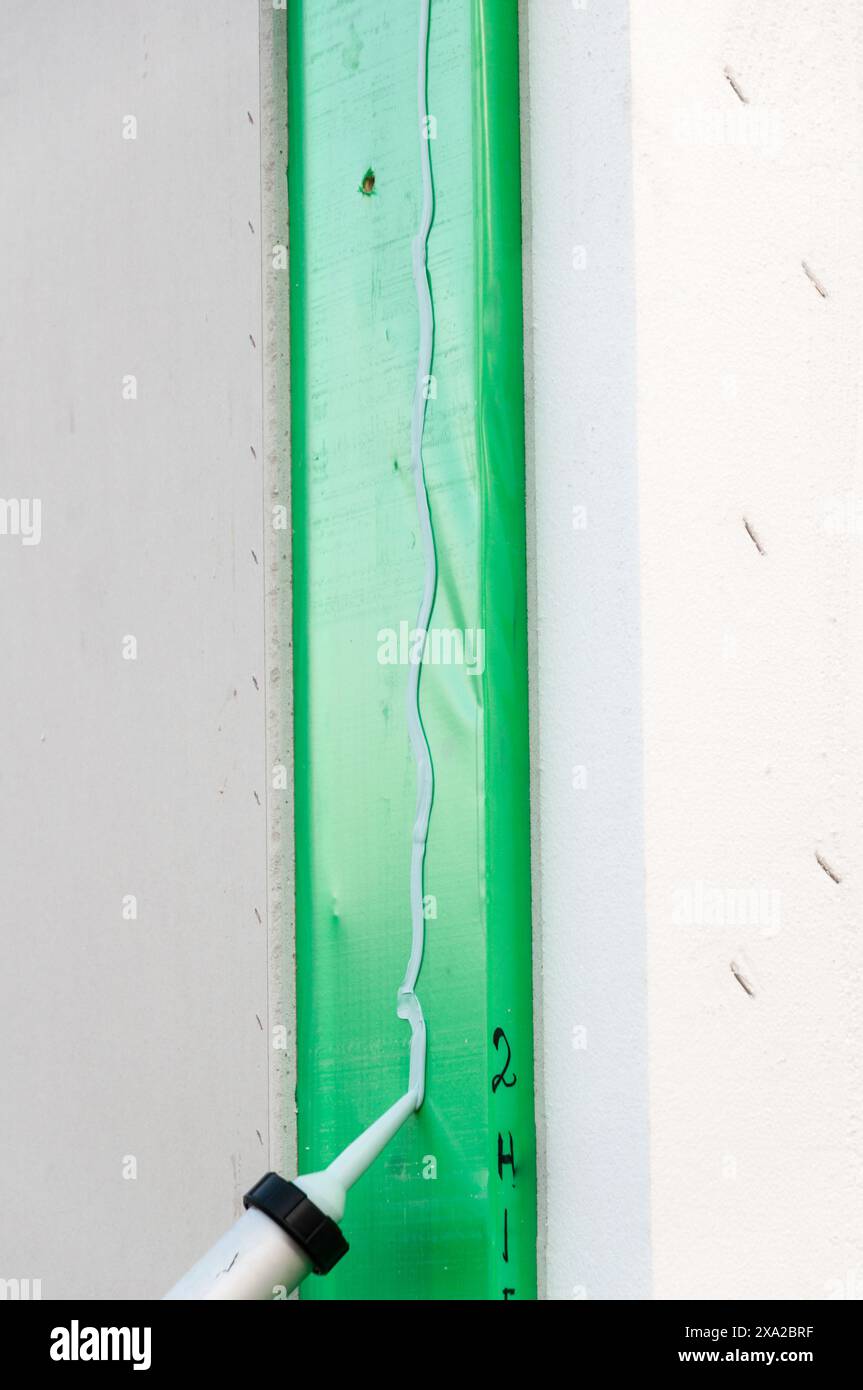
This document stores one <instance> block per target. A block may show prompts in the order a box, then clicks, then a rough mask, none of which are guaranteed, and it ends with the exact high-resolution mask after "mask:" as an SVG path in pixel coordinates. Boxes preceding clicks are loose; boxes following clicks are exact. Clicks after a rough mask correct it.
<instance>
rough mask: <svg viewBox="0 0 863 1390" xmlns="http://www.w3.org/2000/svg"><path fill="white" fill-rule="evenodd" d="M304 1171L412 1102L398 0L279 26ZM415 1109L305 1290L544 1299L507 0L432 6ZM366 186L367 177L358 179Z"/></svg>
mask: <svg viewBox="0 0 863 1390" xmlns="http://www.w3.org/2000/svg"><path fill="white" fill-rule="evenodd" d="M288 24H289V28H288V88H289V204H290V233H291V400H292V441H293V442H292V450H293V459H292V489H293V502H292V506H293V526H294V549H293V580H294V643H295V651H294V663H295V756H296V781H295V803H296V804H295V817H296V859H297V864H296V874H297V998H298V1003H297V1026H298V1086H297V1102H298V1109H299V1115H298V1123H299V1166H300V1171H303V1172H308V1171H310V1170H313V1169H316V1168H319V1167H322V1166H324V1165H325V1164H327V1163H328V1162H329V1161H330V1160H331V1159H332V1158H334V1157H335V1155H336V1154H337V1153H338V1152H339V1151H340V1149H341V1148H343V1147H344V1145H345V1144H346V1143H348V1142H349V1140H351V1139H353V1138H354V1136H355V1135H356V1134H357V1133H359V1131H360V1130H362V1129H364V1128H365V1127H366V1126H367V1125H368V1124H369V1123H371V1121H373V1120H374V1119H376V1118H377V1116H378V1115H379V1114H380V1113H381V1112H382V1111H383V1110H385V1109H386V1108H387V1107H388V1106H390V1105H391V1104H392V1103H393V1102H394V1101H396V1100H397V1099H398V1098H399V1097H400V1096H401V1095H403V1094H404V1092H405V1091H406V1090H407V1084H408V1050H409V1036H410V1030H409V1027H408V1025H407V1023H405V1022H403V1021H401V1020H400V1019H398V1018H397V1017H396V1011H395V1005H396V991H397V988H398V986H399V984H400V982H401V979H402V976H403V973H404V969H405V964H406V961H407V958H408V952H409V950H410V940H411V926H410V902H409V867H410V850H411V832H412V826H413V819H414V811H415V797H416V772H415V767H414V762H413V758H412V756H411V753H410V749H409V745H408V735H407V719H406V687H407V674H408V665H407V648H408V642H409V637H408V634H409V633H410V631H411V630H412V629H413V625H414V622H415V619H416V613H417V607H418V603H419V597H420V593H421V590H422V578H423V561H422V555H421V545H420V536H419V530H418V521H417V509H416V501H415V497H414V487H413V481H412V475H411V468H410V416H411V404H412V398H413V390H414V379H415V374H416V370H417V350H418V332H419V330H418V318H417V304H416V294H415V290H414V286H413V283H412V278H411V242H412V239H413V237H414V236H415V234H416V230H417V226H418V222H419V211H420V199H421V186H420V169H419V131H418V120H417V114H416V113H417V104H416V102H417V98H416V88H417V46H418V33H419V4H418V3H415V0H291V4H290V5H289V20H288ZM428 98H429V111H430V113H431V114H432V115H433V117H434V118H435V120H436V122H437V127H436V131H434V135H435V138H434V139H433V140H432V143H431V155H432V168H433V177H434V185H435V205H436V206H435V219H434V224H433V226H432V231H431V236H430V239H429V251H428V264H429V277H430V281H431V288H432V297H433V301H434V311H435V346H434V360H433V364H432V372H433V381H432V384H431V386H430V399H429V402H428V411H427V416H426V427H425V441H424V456H425V470H426V479H427V484H428V493H429V500H430V505H431V513H432V521H433V524H434V531H435V543H436V549H437V556H438V569H439V576H438V586H437V593H436V598H435V606H434V611H433V615H432V620H431V625H430V629H429V638H428V648H429V650H428V657H427V664H426V665H425V666H424V668H423V672H422V678H421V681H420V699H421V708H422V717H423V722H424V725H425V729H426V733H427V735H428V740H429V744H430V747H431V755H432V760H433V763H434V770H435V796H434V805H433V808H432V816H431V826H430V832H429V839H428V849H427V854H426V865H425V893H426V895H427V899H426V902H427V914H428V919H427V923H426V950H425V957H424V962H423V968H422V971H421V973H420V977H419V984H418V990H417V992H418V995H419V998H420V1000H421V1002H422V1006H423V1009H424V1012H425V1016H426V1020H427V1023H428V1070H427V1091H426V1100H425V1104H424V1106H423V1108H422V1110H421V1111H420V1113H419V1114H418V1115H416V1116H413V1117H411V1118H410V1119H409V1120H408V1121H407V1123H406V1124H405V1126H404V1127H403V1129H402V1130H401V1131H400V1133H399V1134H398V1135H397V1137H396V1138H395V1140H394V1141H393V1142H392V1143H391V1144H390V1146H389V1147H388V1149H387V1150H386V1151H385V1153H384V1154H383V1155H382V1156H381V1158H380V1159H378V1161H377V1162H376V1164H375V1165H374V1167H373V1168H372V1169H371V1170H370V1171H369V1173H368V1174H366V1176H365V1177H364V1178H362V1179H361V1181H360V1182H359V1184H358V1185H357V1186H356V1187H355V1188H354V1189H353V1191H352V1192H351V1194H350V1196H349V1200H348V1209H347V1214H346V1217H345V1221H344V1224H343V1228H344V1231H345V1233H346V1235H347V1237H348V1239H349V1241H350V1243H351V1251H350V1254H349V1255H347V1256H346V1258H345V1259H344V1260H343V1261H342V1262H341V1264H340V1265H339V1266H338V1267H337V1268H336V1269H335V1270H334V1272H333V1273H332V1274H330V1275H328V1276H327V1277H326V1278H319V1279H317V1278H316V1279H310V1280H308V1281H307V1282H306V1284H305V1285H304V1288H303V1296H304V1297H306V1298H315V1299H329V1298H338V1299H345V1298H346V1299H357V1298H358V1299H364V1298H368V1299H403V1298H408V1299H410V1298H416V1299H448V1298H456V1299H502V1298H516V1299H525V1298H534V1297H535V1296H536V1257H535V1242H536V1173H535V1135H534V1115H533V1058H532V1021H531V950H530V855H529V842H530V833H529V808H528V756H527V645H526V631H525V628H526V597H525V524H524V421H523V382H522V324H521V223H520V216H521V209H520V191H519V119H518V26H517V3H516V0H432V9H431V29H430V44H429V63H428ZM370 170H371V171H373V176H374V179H373V187H372V181H371V179H370V178H369V179H366V177H365V176H366V174H367V172H368V171H370Z"/></svg>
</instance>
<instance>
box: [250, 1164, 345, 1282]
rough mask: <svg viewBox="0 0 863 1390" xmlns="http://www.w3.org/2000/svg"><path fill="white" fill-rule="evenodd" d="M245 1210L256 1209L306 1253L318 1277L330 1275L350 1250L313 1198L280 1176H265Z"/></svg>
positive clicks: (252, 1189) (335, 1226)
mask: <svg viewBox="0 0 863 1390" xmlns="http://www.w3.org/2000/svg"><path fill="white" fill-rule="evenodd" d="M243 1206H244V1207H255V1208H256V1209H257V1210H258V1211H262V1212H263V1213H264V1214H265V1216H269V1217H270V1218H271V1220H273V1221H275V1223H276V1225H277V1226H281V1228H282V1230H283V1231H284V1232H285V1233H286V1235H289V1236H290V1238H291V1240H293V1241H295V1242H296V1244H297V1245H299V1247H300V1249H301V1250H304V1251H305V1253H306V1254H307V1255H308V1257H309V1259H310V1260H311V1262H312V1268H313V1270H314V1271H315V1274H329V1272H330V1270H331V1269H332V1268H333V1266H334V1265H337V1264H338V1262H339V1260H340V1259H341V1258H342V1255H346V1254H347V1253H348V1250H349V1248H350V1247H349V1245H348V1242H347V1241H346V1240H345V1238H344V1236H343V1235H342V1233H341V1230H340V1229H339V1227H338V1226H337V1225H336V1223H335V1221H333V1220H332V1219H331V1218H330V1217H329V1216H325V1215H324V1213H323V1212H322V1211H321V1210H320V1208H319V1207H316V1206H315V1204H314V1202H313V1201H312V1200H311V1198H309V1197H307V1196H306V1194H305V1192H303V1191H302V1189H301V1188H299V1187H297V1186H296V1185H295V1184H294V1183H292V1182H286V1181H285V1179H284V1178H280V1177H279V1175H278V1173H265V1174H264V1176H263V1177H262V1178H261V1179H260V1181H259V1182H256V1183H255V1185H254V1187H252V1188H250V1189H249V1191H248V1192H247V1193H246V1195H245V1197H244V1198H243Z"/></svg>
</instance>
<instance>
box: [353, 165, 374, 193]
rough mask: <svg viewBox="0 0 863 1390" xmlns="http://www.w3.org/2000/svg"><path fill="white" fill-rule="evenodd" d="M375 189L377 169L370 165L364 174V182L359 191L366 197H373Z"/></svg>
mask: <svg viewBox="0 0 863 1390" xmlns="http://www.w3.org/2000/svg"><path fill="white" fill-rule="evenodd" d="M374 191H375V171H374V169H372V168H371V166H369V168H368V169H366V172H365V173H364V174H363V181H362V183H361V184H360V186H359V188H358V190H357V192H358V193H362V195H363V197H365V198H371V196H372V195H373V193H374Z"/></svg>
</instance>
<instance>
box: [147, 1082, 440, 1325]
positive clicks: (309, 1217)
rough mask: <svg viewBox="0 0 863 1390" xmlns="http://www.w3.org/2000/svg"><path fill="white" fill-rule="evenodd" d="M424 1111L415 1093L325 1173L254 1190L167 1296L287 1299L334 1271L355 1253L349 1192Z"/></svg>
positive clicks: (273, 1179) (271, 1177)
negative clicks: (346, 1222) (346, 1226)
mask: <svg viewBox="0 0 863 1390" xmlns="http://www.w3.org/2000/svg"><path fill="white" fill-rule="evenodd" d="M416 1109H417V1093H416V1091H415V1090H410V1091H408V1092H406V1094H405V1095H403V1096H402V1097H401V1099H400V1100H398V1101H396V1103H395V1105H391V1106H390V1108H389V1110H387V1111H386V1112H385V1113H384V1114H383V1115H381V1117H380V1119H377V1120H375V1122H374V1124H372V1125H369V1127H368V1129H367V1130H364V1132H363V1133H362V1134H361V1135H360V1136H359V1137H358V1138H357V1139H355V1140H354V1141H353V1143H352V1144H349V1145H348V1147H347V1148H346V1149H345V1150H343V1152H342V1153H340V1154H339V1156H338V1158H336V1159H334V1160H333V1162H332V1163H331V1164H330V1166H329V1167H328V1168H324V1169H322V1170H321V1171H320V1172H319V1173H308V1174H305V1175H303V1176H302V1177H299V1178H295V1180H294V1181H293V1182H286V1181H285V1179H284V1178H280V1177H279V1176H278V1174H276V1173H267V1174H266V1176H265V1177H263V1178H262V1179H261V1181H260V1182H258V1183H256V1184H255V1186H254V1187H253V1188H252V1189H251V1191H249V1192H247V1193H246V1196H245V1199H244V1200H245V1202H246V1206H247V1208H248V1209H247V1211H246V1212H245V1213H244V1215H243V1216H241V1217H240V1219H239V1221H236V1222H235V1223H234V1225H233V1226H232V1227H231V1229H230V1230H229V1231H226V1232H225V1234H224V1235H223V1236H222V1237H221V1239H220V1240H217V1241H216V1244H215V1245H214V1246H212V1247H211V1249H209V1250H208V1251H207V1253H206V1255H204V1256H203V1257H202V1258H201V1259H200V1260H198V1262H197V1264H195V1265H193V1266H192V1268H191V1269H190V1270H189V1271H188V1273H187V1274H184V1275H183V1278H182V1279H180V1280H179V1282H178V1283H176V1284H175V1285H174V1287H173V1288H172V1289H171V1290H170V1291H169V1292H168V1293H166V1294H165V1298H166V1299H186V1300H188V1299H223V1300H227V1299H246V1300H255V1299H257V1300H259V1301H260V1300H263V1299H273V1298H284V1297H286V1295H287V1294H289V1293H291V1292H292V1291H293V1290H294V1289H295V1288H296V1287H297V1285H298V1284H300V1283H302V1281H303V1279H305V1277H306V1275H307V1274H310V1273H311V1271H312V1270H315V1271H316V1272H317V1273H320V1274H326V1273H328V1272H329V1271H330V1270H331V1269H332V1268H333V1265H335V1264H336V1263H337V1262H338V1261H339V1260H340V1259H341V1257H342V1255H344V1254H345V1253H346V1252H347V1249H348V1243H347V1241H346V1240H345V1238H344V1236H343V1235H342V1233H341V1231H340V1230H339V1227H338V1222H339V1221H341V1219H342V1217H343V1216H344V1212H345V1202H346V1199H347V1194H348V1189H349V1188H350V1187H353V1185H354V1183H355V1182H356V1181H357V1179H358V1178H360V1177H362V1175H363V1173H364V1172H365V1171H366V1169H367V1168H369V1167H370V1166H371V1164H372V1163H373V1162H374V1160H375V1159H376V1158H377V1156H378V1154H379V1153H380V1152H381V1150H382V1149H383V1148H385V1147H386V1145H387V1144H388V1143H389V1141H390V1140H391V1139H392V1137H393V1135H394V1134H396V1133H397V1131H398V1130H399V1129H400V1128H401V1126H402V1125H403V1124H404V1122H405V1120H406V1119H407V1118H408V1116H409V1115H412V1114H413V1112H414V1111H415V1110H416Z"/></svg>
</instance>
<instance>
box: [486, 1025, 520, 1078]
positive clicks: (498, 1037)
mask: <svg viewBox="0 0 863 1390" xmlns="http://www.w3.org/2000/svg"><path fill="white" fill-rule="evenodd" d="M492 1042H493V1043H494V1046H495V1051H499V1050H500V1045H501V1043H503V1045H504V1047H505V1048H506V1061H505V1062H504V1064H503V1066H502V1067H501V1069H500V1071H499V1072H498V1073H497V1075H495V1076H493V1077H492V1079H491V1093H492V1095H494V1093H495V1091H496V1090H497V1088H498V1086H500V1085H501V1084H503V1085H504V1086H505V1087H506V1088H507V1090H509V1088H510V1086H514V1085H515V1083H516V1081H517V1080H518V1077H517V1076H515V1075H513V1076H511V1077H509V1078H507V1074H506V1072H507V1067H508V1066H509V1064H510V1062H511V1061H512V1049H511V1047H510V1045H509V1039H508V1038H507V1036H506V1033H505V1032H504V1031H503V1029H502V1028H495V1030H494V1036H493V1037H492Z"/></svg>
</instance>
